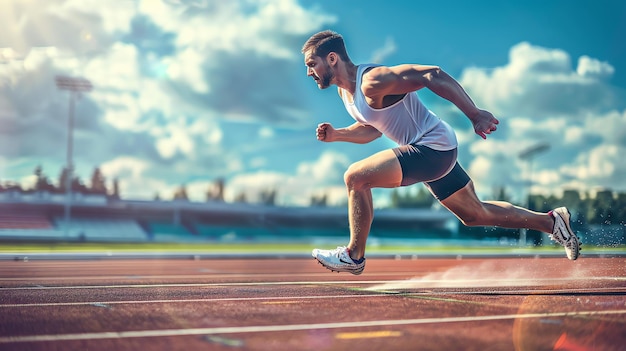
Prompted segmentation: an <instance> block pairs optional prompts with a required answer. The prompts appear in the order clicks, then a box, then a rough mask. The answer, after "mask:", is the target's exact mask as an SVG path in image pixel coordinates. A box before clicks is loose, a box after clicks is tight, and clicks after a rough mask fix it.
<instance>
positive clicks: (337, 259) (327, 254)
mask: <svg viewBox="0 0 626 351" xmlns="http://www.w3.org/2000/svg"><path fill="white" fill-rule="evenodd" d="M311 254H312V256H313V257H314V258H315V259H316V260H317V262H319V263H320V264H321V265H322V266H324V267H326V268H328V269H330V270H331V271H333V272H348V273H352V274H354V275H359V274H361V273H363V269H365V258H363V262H361V263H355V262H354V261H353V260H352V258H351V257H350V254H349V253H348V248H347V247H345V246H337V248H336V249H334V250H320V249H313V252H311Z"/></svg>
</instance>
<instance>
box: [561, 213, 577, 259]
mask: <svg viewBox="0 0 626 351" xmlns="http://www.w3.org/2000/svg"><path fill="white" fill-rule="evenodd" d="M556 213H557V214H558V215H559V216H560V217H561V219H562V220H563V222H565V227H566V228H567V232H568V234H569V236H570V240H575V242H576V250H575V251H574V250H572V257H569V255H568V257H567V258H569V259H570V260H572V261H575V260H576V259H577V258H578V256H579V255H580V251H581V250H582V249H581V248H580V246H581V244H580V238H579V237H578V235H576V234H575V233H574V231H573V230H572V227H570V225H569V222H570V219H571V217H572V214H571V213H570V212H569V210H568V209H565V212H564V213H561V211H558V212H556ZM572 238H573V239H572ZM566 249H567V246H566Z"/></svg>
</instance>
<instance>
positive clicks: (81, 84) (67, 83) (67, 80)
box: [55, 76, 93, 237]
mask: <svg viewBox="0 0 626 351" xmlns="http://www.w3.org/2000/svg"><path fill="white" fill-rule="evenodd" d="M55 81H56V85H57V88H58V89H60V90H68V91H69V92H70V102H69V116H68V119H67V155H66V163H67V169H66V173H65V175H66V178H65V236H66V237H67V236H69V228H70V220H71V216H72V177H73V173H74V172H73V170H74V165H73V164H72V154H73V152H74V137H73V136H74V105H75V104H76V100H77V99H78V98H79V97H80V94H81V93H87V92H90V91H91V89H93V86H92V85H91V82H90V81H88V80H87V79H85V78H78V77H66V76H57V77H55Z"/></svg>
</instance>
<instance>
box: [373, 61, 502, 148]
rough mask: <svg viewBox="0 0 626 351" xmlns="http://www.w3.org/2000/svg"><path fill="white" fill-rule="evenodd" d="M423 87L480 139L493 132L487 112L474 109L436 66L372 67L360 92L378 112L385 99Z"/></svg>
mask: <svg viewBox="0 0 626 351" xmlns="http://www.w3.org/2000/svg"><path fill="white" fill-rule="evenodd" d="M424 87H426V88H428V89H430V90H431V91H432V92H434V93H435V94H437V95H439V96H441V97H442V98H444V99H446V100H448V101H450V102H452V103H453V104H454V105H455V106H456V107H458V108H459V110H461V111H462V112H463V113H464V114H465V115H466V116H467V117H468V118H469V119H470V121H471V122H472V124H473V125H474V130H475V132H476V134H478V135H480V136H481V137H482V138H486V135H485V134H490V133H491V132H492V131H495V130H496V124H498V120H497V119H496V118H495V117H494V116H493V115H492V114H491V113H489V112H488V111H485V110H481V109H479V108H478V107H476V105H475V104H474V102H473V101H472V99H471V98H470V97H469V95H468V94H467V93H466V92H465V90H464V89H463V87H461V85H460V84H459V83H458V82H457V81H456V80H455V79H454V78H452V77H451V76H450V75H448V74H447V73H446V72H444V71H443V70H442V69H441V68H439V67H437V66H423V65H408V64H407V65H399V66H393V67H384V66H381V67H375V68H373V69H371V70H370V71H368V72H366V73H365V74H364V75H363V84H362V86H361V89H362V91H363V94H364V95H365V96H366V97H367V98H368V99H369V100H368V103H370V104H373V106H372V107H376V108H381V107H383V106H382V103H383V98H384V97H385V96H389V95H403V94H407V93H410V92H413V91H416V90H419V89H422V88H424ZM377 105H379V106H377Z"/></svg>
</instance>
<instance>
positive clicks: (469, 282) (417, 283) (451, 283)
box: [0, 277, 626, 291]
mask: <svg viewBox="0 0 626 351" xmlns="http://www.w3.org/2000/svg"><path fill="white" fill-rule="evenodd" d="M581 280H585V281H591V280H595V281H606V280H608V281H626V277H585V278H528V279H521V278H517V279H408V280H326V281H320V280H312V281H273V282H266V281H258V282H223V283H169V284H149V283H146V284H112V285H61V286H41V285H37V286H16V287H4V288H3V287H0V291H11V290H59V289H118V288H119V289H127V288H202V287H229V286H271V285H276V286H280V285H344V284H347V285H367V284H376V285H381V284H385V285H390V284H393V286H392V287H383V288H382V290H385V289H388V290H395V289H402V288H446V287H447V288H459V287H460V286H459V285H462V286H466V287H468V288H474V287H475V288H479V287H480V288H490V287H494V288H497V287H503V286H506V285H504V283H510V284H511V285H510V286H541V285H542V284H541V283H542V282H549V283H551V284H550V285H552V283H554V282H568V281H573V282H578V281H581ZM31 283H32V281H31ZM432 284H436V285H432ZM441 284H444V285H441ZM404 285H406V287H405V286H404ZM372 290H376V289H372Z"/></svg>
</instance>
